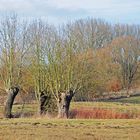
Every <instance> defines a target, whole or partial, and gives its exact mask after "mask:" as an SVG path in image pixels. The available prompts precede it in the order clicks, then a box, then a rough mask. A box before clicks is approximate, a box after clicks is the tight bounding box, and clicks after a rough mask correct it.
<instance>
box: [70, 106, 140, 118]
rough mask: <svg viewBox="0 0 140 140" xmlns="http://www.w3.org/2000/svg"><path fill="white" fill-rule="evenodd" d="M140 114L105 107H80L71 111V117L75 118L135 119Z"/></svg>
mask: <svg viewBox="0 0 140 140" xmlns="http://www.w3.org/2000/svg"><path fill="white" fill-rule="evenodd" d="M139 117H140V114H139V115H138V114H137V115H136V114H132V113H131V112H125V113H122V112H116V111H115V110H113V109H112V110H111V109H103V108H78V109H73V110H71V112H70V118H75V119H133V118H139Z"/></svg>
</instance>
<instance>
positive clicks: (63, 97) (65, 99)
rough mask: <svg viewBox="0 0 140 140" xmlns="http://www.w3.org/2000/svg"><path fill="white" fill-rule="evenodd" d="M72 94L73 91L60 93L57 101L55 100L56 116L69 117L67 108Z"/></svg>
mask: <svg viewBox="0 0 140 140" xmlns="http://www.w3.org/2000/svg"><path fill="white" fill-rule="evenodd" d="M73 96H74V93H73V91H69V92H68V93H61V94H60V97H59V101H58V102H57V107H58V118H68V117H69V108H70V102H71V100H72V97H73Z"/></svg>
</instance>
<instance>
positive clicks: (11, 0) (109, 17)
mask: <svg viewBox="0 0 140 140" xmlns="http://www.w3.org/2000/svg"><path fill="white" fill-rule="evenodd" d="M10 12H11V13H12V12H15V13H17V15H18V16H19V17H22V18H27V19H28V18H42V19H45V20H46V19H47V20H48V21H49V22H50V23H53V24H61V23H63V22H67V21H73V20H75V19H81V18H87V17H93V18H101V19H104V20H106V21H108V22H111V23H128V24H140V0H0V16H3V15H5V14H9V13H10Z"/></svg>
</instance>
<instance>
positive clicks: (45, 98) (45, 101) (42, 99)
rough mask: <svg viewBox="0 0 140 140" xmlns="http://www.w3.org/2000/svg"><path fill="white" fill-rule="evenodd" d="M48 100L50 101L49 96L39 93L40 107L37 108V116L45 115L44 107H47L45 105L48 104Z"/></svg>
mask: <svg viewBox="0 0 140 140" xmlns="http://www.w3.org/2000/svg"><path fill="white" fill-rule="evenodd" d="M50 99H51V95H50V94H48V93H47V92H45V91H42V92H41V94H40V107H39V114H40V115H44V114H46V111H47V109H46V106H47V104H49V101H50Z"/></svg>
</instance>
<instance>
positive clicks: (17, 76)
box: [0, 15, 27, 118]
mask: <svg viewBox="0 0 140 140" xmlns="http://www.w3.org/2000/svg"><path fill="white" fill-rule="evenodd" d="M26 33H27V26H26V24H25V23H23V25H22V27H21V26H20V23H19V21H18V19H17V17H16V16H15V15H14V16H11V17H6V18H5V20H3V21H1V24H0V40H1V41H0V51H1V53H0V61H1V65H0V77H1V79H2V83H3V87H1V88H2V89H4V90H5V91H6V92H7V93H8V98H7V101H6V106H5V117H7V118H11V117H12V114H11V110H12V105H13V102H14V98H15V96H16V95H17V94H18V92H19V85H20V84H21V83H22V68H23V65H24V57H25V54H26V50H27V40H26V39H27V38H26Z"/></svg>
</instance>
